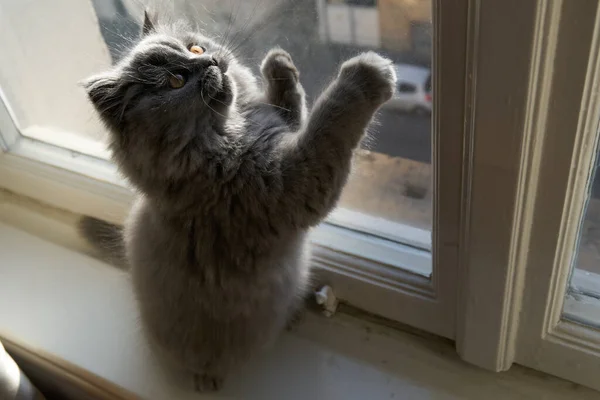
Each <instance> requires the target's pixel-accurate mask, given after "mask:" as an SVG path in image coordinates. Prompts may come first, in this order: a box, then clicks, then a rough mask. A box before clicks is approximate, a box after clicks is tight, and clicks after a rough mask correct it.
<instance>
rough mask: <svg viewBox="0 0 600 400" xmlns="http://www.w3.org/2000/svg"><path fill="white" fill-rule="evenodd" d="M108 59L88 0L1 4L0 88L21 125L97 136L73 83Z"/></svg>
mask: <svg viewBox="0 0 600 400" xmlns="http://www.w3.org/2000/svg"><path fill="white" fill-rule="evenodd" d="M110 62H111V59H110V55H109V53H108V49H107V48H106V45H105V44H104V40H103V38H102V36H101V34H100V30H99V28H98V21H97V18H96V14H95V12H94V8H93V7H92V4H91V2H90V1H89V0H5V1H2V2H0V87H1V88H2V90H3V91H4V93H5V95H6V96H7V98H8V101H9V103H10V105H11V107H12V108H13V110H14V111H15V113H16V116H17V119H18V123H19V125H20V127H21V128H24V129H26V128H28V127H31V126H43V127H45V128H48V129H49V132H51V131H52V130H66V131H68V132H72V133H78V134H79V133H82V134H85V135H87V136H90V137H95V138H102V136H103V128H102V126H101V124H100V123H99V121H98V119H97V117H96V115H95V112H94V111H93V109H92V106H91V105H90V103H89V102H88V100H87V98H86V95H85V93H84V91H83V89H82V88H81V87H80V86H79V84H78V83H79V82H80V81H81V80H82V79H84V78H86V77H88V76H90V75H92V74H93V73H97V72H100V71H102V70H105V69H107V68H109V66H110Z"/></svg>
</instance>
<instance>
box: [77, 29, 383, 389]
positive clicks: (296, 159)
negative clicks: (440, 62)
mask: <svg viewBox="0 0 600 400" xmlns="http://www.w3.org/2000/svg"><path fill="white" fill-rule="evenodd" d="M144 32H145V34H144V37H143V38H142V40H141V41H140V43H139V44H138V45H137V46H136V47H134V48H133V50H132V51H131V53H130V54H129V55H128V56H127V57H126V58H124V59H123V60H122V61H121V62H120V63H119V64H118V65H117V66H116V67H115V68H114V69H112V70H110V71H108V72H105V73H102V74H100V75H97V76H94V77H92V78H90V79H89V80H88V81H87V82H86V83H85V88H86V90H87V93H88V94H89V98H90V99H91V101H92V103H93V104H94V106H95V107H96V109H97V111H98V112H99V114H100V116H101V118H102V120H103V121H104V123H105V124H106V126H107V127H108V128H109V131H110V148H111V150H112V154H113V158H114V160H115V161H116V163H117V164H118V166H119V168H120V170H121V171H122V172H123V173H124V174H125V175H126V176H127V177H128V178H129V180H130V181H131V183H132V184H133V185H134V186H135V188H136V189H137V190H138V192H139V195H138V198H137V202H136V204H135V206H134V207H133V209H132V210H131V214H130V216H129V218H128V220H127V221H126V224H125V227H124V229H123V231H122V232H121V231H120V230H119V229H117V228H111V227H110V226H107V225H106V224H103V223H102V222H100V221H97V220H93V219H91V218H85V219H84V220H83V221H82V227H83V229H82V232H83V234H84V235H85V236H87V237H88V239H89V240H90V241H91V242H93V243H94V244H95V245H96V246H97V247H98V248H99V249H101V250H102V249H104V251H111V249H112V250H115V249H116V250H115V251H117V252H123V253H124V257H125V258H126V262H127V264H128V265H129V266H130V268H131V275H132V282H133V286H134V289H135V293H136V295H137V299H138V301H139V308H140V310H141V316H142V321H143V324H144V326H145V328H146V331H147V333H148V335H149V337H150V338H151V340H152V342H153V343H155V344H156V345H157V347H158V348H159V349H160V350H162V353H164V354H165V355H166V356H167V357H168V358H169V359H170V360H172V361H173V362H174V363H176V364H177V365H179V366H181V367H183V368H185V369H186V370H189V371H191V372H193V373H194V374H195V377H196V383H197V387H198V389H199V390H214V389H218V388H219V387H220V385H221V384H222V382H223V378H224V377H225V376H226V374H227V373H228V371H230V370H231V369H232V368H233V367H234V366H235V365H237V364H238V363H239V362H240V361H242V360H244V359H245V358H247V357H248V356H249V355H250V354H252V353H253V352H254V351H255V350H257V349H259V348H260V347H262V346H263V345H264V344H266V343H267V342H269V341H270V340H272V339H273V338H274V337H276V335H277V334H278V333H279V332H280V331H281V330H282V328H283V327H284V326H285V325H286V321H287V320H288V319H289V318H290V317H291V316H292V315H293V314H294V312H295V311H296V309H297V308H298V307H299V306H300V304H301V299H302V297H303V296H304V294H305V292H306V290H307V284H308V276H309V264H308V254H309V253H308V250H309V249H308V243H307V232H308V230H309V229H310V228H311V227H313V226H315V225H316V224H318V223H319V222H320V221H322V220H323V218H325V216H326V215H327V213H328V212H329V211H330V210H331V209H332V208H333V207H334V206H335V205H336V202H337V201H338V198H339V196H340V193H341V191H342V188H343V187H344V184H345V183H346V180H347V177H348V174H349V171H350V166H351V161H352V155H353V151H354V150H355V149H356V148H357V146H358V145H359V143H360V140H361V138H362V137H363V136H364V134H365V131H366V128H367V126H368V124H369V123H370V121H371V119H372V117H373V115H374V113H375V111H376V110H377V109H378V107H379V106H380V105H381V104H382V103H383V102H385V101H386V100H388V99H389V98H390V97H391V96H392V93H393V91H394V87H395V74H394V70H393V68H392V63H391V61H390V60H387V59H385V58H382V57H380V56H379V55H377V54H375V53H373V52H369V53H364V54H361V55H359V56H357V57H354V58H352V59H350V60H349V61H347V62H345V63H344V64H343V65H342V66H341V68H340V71H339V73H338V75H337V77H336V78H335V79H334V80H333V82H332V83H331V84H330V85H329V87H328V88H327V89H326V90H325V91H324V92H323V94H322V95H321V96H320V97H319V98H318V100H317V101H316V103H315V105H314V107H313V108H312V111H311V112H310V113H308V112H307V107H306V104H305V98H304V97H305V96H304V91H303V89H302V86H301V85H300V82H299V79H298V78H299V73H298V71H297V70H296V68H295V66H294V63H293V62H292V59H291V57H290V55H289V54H288V53H286V52H285V51H283V50H281V49H273V50H271V51H270V52H269V53H268V54H267V55H266V57H265V58H264V60H263V61H262V64H261V71H262V75H263V80H262V85H261V84H259V82H258V80H257V79H256V78H255V77H254V76H253V74H252V73H251V71H250V70H249V69H248V68H246V67H244V66H243V65H241V64H240V63H239V62H238V60H236V59H235V58H234V57H233V55H232V54H231V52H230V51H228V50H227V49H225V48H223V47H222V46H220V45H219V44H217V43H216V42H215V41H213V40H211V39H209V38H207V37H205V36H203V35H200V34H198V33H193V32H189V31H188V30H186V29H184V28H182V27H181V26H179V27H178V26H161V27H157V28H155V27H154V26H153V25H152V24H151V23H150V22H149V21H146V24H145V28H144ZM191 45H198V46H203V47H204V48H205V49H206V52H205V53H204V54H202V55H196V54H193V53H192V52H190V51H189V50H188V49H189V48H190V46H191ZM172 74H179V75H182V76H184V77H185V78H186V82H185V84H184V86H183V87H181V88H179V89H173V88H171V87H170V86H169V85H168V80H169V76H171V75H172ZM115 241H116V242H117V244H115ZM121 242H122V244H123V245H119V244H118V243H121Z"/></svg>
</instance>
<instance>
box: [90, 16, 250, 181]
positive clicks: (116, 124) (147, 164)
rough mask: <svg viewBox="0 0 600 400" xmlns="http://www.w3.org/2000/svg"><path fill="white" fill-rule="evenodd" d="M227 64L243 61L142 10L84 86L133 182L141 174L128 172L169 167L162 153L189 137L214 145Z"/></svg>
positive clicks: (225, 99) (228, 76)
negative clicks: (112, 56) (133, 33)
mask: <svg viewBox="0 0 600 400" xmlns="http://www.w3.org/2000/svg"><path fill="white" fill-rule="evenodd" d="M235 68H243V67H241V66H240V65H239V64H238V63H237V62H236V60H235V59H234V58H233V56H232V54H231V52H229V51H227V49H225V48H223V47H221V46H220V45H219V44H217V43H216V42H215V41H214V40H211V39H210V38H208V37H206V36H204V35H202V34H200V33H198V32H194V31H192V30H190V29H187V28H186V27H184V26H183V25H169V26H156V25H155V24H153V23H152V22H151V20H150V18H148V15H146V16H145V22H144V27H143V33H142V37H141V40H140V41H139V43H138V44H137V45H135V46H134V47H133V48H132V50H131V51H130V52H129V54H128V55H127V56H126V57H125V58H124V59H122V60H121V61H120V62H119V64H118V65H116V66H115V67H114V68H112V69H111V70H109V71H107V72H104V73H101V74H98V75H96V76H93V77H91V78H89V79H88V80H86V81H85V82H84V88H85V89H86V91H87V93H88V96H89V98H90V100H91V102H92V103H93V104H94V106H95V108H96V110H97V111H98V113H99V114H100V117H101V119H102V120H103V121H104V123H105V124H106V125H107V127H108V128H109V131H110V145H111V148H112V150H113V155H114V156H115V158H116V161H117V162H118V163H119V164H120V165H121V167H123V169H124V172H125V173H126V174H127V175H130V178H134V181H135V180H140V179H143V177H139V179H137V178H136V177H135V176H131V175H136V174H141V173H144V170H147V169H148V168H152V167H154V168H169V167H172V166H173V163H174V162H173V160H171V161H169V160H168V158H173V157H175V156H174V154H173V152H176V151H177V149H179V150H181V148H183V147H185V146H187V145H188V144H189V143H190V141H191V140H194V142H195V145H197V144H198V142H200V143H201V144H202V145H203V146H204V145H205V146H206V147H213V148H214V147H216V146H218V144H219V141H222V140H223V139H224V138H223V135H224V131H223V130H220V129H219V124H220V123H221V124H222V123H224V120H225V119H226V118H227V116H228V114H229V111H230V109H231V108H232V104H233V103H234V102H235V99H236V90H237V89H236V86H237V85H238V82H235V76H236V74H235ZM242 84H243V83H242ZM175 158H176V157H175ZM183 161H185V160H183ZM183 161H182V162H183ZM176 162H177V160H176V161H175V163H176ZM163 163H164V165H162V164H163ZM169 163H170V164H169Z"/></svg>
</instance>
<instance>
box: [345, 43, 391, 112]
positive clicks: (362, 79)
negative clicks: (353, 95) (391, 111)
mask: <svg viewBox="0 0 600 400" xmlns="http://www.w3.org/2000/svg"><path fill="white" fill-rule="evenodd" d="M340 78H341V79H344V80H348V81H350V82H353V83H355V84H356V85H358V86H359V87H360V88H361V90H362V91H363V92H364V93H365V94H366V95H367V97H368V98H370V99H371V100H373V101H376V102H379V103H384V102H386V101H387V100H389V99H390V98H391V97H392V95H393V94H394V90H395V88H396V71H395V69H394V63H393V62H392V60H389V59H387V58H384V57H382V56H380V55H379V54H377V53H375V52H373V51H369V52H366V53H362V54H360V55H358V56H356V57H354V58H351V59H350V60H348V61H346V62H345V63H343V64H342V68H341V70H340Z"/></svg>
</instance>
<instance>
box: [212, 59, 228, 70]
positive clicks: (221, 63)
mask: <svg viewBox="0 0 600 400" xmlns="http://www.w3.org/2000/svg"><path fill="white" fill-rule="evenodd" d="M211 58H212V65H214V66H215V67H219V69H220V70H221V72H222V73H225V72H227V69H228V68H229V61H228V60H227V57H218V58H217V57H214V56H213V57H211Z"/></svg>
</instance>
